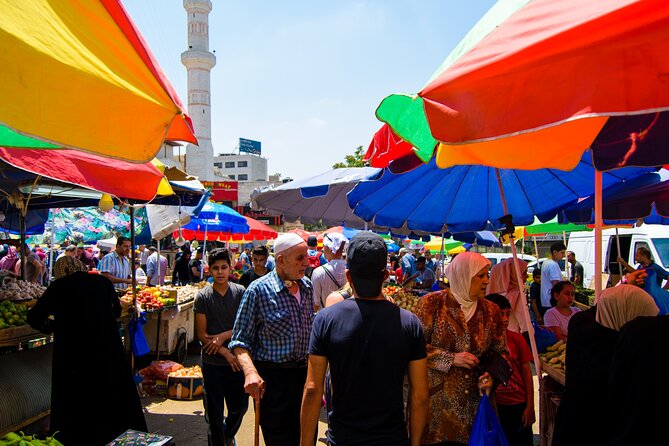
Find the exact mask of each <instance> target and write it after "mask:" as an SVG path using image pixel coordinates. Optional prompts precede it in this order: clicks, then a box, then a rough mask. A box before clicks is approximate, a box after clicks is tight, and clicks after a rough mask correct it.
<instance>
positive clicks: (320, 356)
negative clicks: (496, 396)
mask: <svg viewBox="0 0 669 446" xmlns="http://www.w3.org/2000/svg"><path fill="white" fill-rule="evenodd" d="M387 256H388V253H387V249H386V244H385V242H384V241H383V239H382V238H381V237H380V236H378V235H376V234H373V233H371V232H361V233H359V234H358V235H356V236H355V237H353V238H352V239H351V241H350V243H349V247H348V251H347V261H348V269H347V270H346V278H347V280H348V281H349V283H350V284H351V287H352V289H353V295H354V298H353V299H347V300H345V301H343V302H340V303H337V304H335V305H333V306H331V307H327V308H325V309H323V310H321V311H320V312H319V313H318V314H317V315H316V318H315V319H314V323H313V328H312V332H311V339H310V341H309V349H308V353H309V365H308V371H307V382H306V386H305V390H304V396H303V399H302V416H301V429H302V432H301V439H302V445H303V446H304V445H308V444H313V438H314V434H315V431H316V426H317V422H318V416H319V412H320V407H321V401H322V399H321V398H322V395H323V381H324V378H325V372H326V369H327V367H328V364H329V365H330V375H331V379H332V411H331V412H330V413H329V416H330V417H329V418H330V428H329V431H328V444H330V445H333V446H342V445H346V446H352V445H366V446H371V445H384V446H409V445H410V444H411V445H412V446H414V445H415V446H417V445H419V444H420V438H421V435H422V433H423V429H424V427H425V423H426V420H427V410H428V404H429V392H428V379H427V359H426V353H425V338H424V335H423V327H422V325H421V323H420V321H419V320H418V318H417V317H416V316H415V315H414V314H412V313H410V312H408V311H406V310H402V309H400V308H399V307H397V306H396V305H395V304H393V303H391V302H389V301H388V300H386V298H385V296H384V295H383V292H382V285H383V281H384V280H385V279H386V278H387V277H388V271H387V269H386V261H387ZM407 373H408V377H409V385H410V390H409V413H410V414H411V417H410V421H409V433H408V434H407V428H406V426H407V424H406V421H405V419H404V404H403V383H404V376H405V374H407Z"/></svg>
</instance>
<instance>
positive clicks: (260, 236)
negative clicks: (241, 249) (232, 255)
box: [174, 216, 279, 242]
mask: <svg viewBox="0 0 669 446" xmlns="http://www.w3.org/2000/svg"><path fill="white" fill-rule="evenodd" d="M244 218H245V219H246V222H247V224H248V225H249V228H251V230H250V231H249V232H248V233H247V234H231V233H229V232H218V231H207V240H218V241H221V242H230V241H238V240H243V241H251V240H273V239H275V238H277V237H278V236H279V234H278V232H276V231H275V230H274V229H272V228H270V227H269V226H267V225H266V224H265V223H263V222H260V221H258V220H255V219H253V218H250V217H246V216H244ZM181 233H182V236H183V238H185V239H186V240H191V239H193V238H195V239H197V240H204V231H193V230H191V229H183V228H182V229H181ZM177 235H178V233H177V231H175V232H174V237H177Z"/></svg>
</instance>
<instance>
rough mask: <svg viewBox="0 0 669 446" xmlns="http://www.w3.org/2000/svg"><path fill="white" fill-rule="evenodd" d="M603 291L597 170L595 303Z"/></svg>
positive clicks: (599, 177)
mask: <svg viewBox="0 0 669 446" xmlns="http://www.w3.org/2000/svg"><path fill="white" fill-rule="evenodd" d="M601 293H602V172H600V171H599V170H595V303H597V301H598V300H599V295H600V294H601Z"/></svg>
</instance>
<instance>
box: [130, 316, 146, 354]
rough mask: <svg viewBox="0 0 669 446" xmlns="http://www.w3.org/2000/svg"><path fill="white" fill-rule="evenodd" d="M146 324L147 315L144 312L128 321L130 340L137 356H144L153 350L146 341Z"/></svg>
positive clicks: (133, 351)
mask: <svg viewBox="0 0 669 446" xmlns="http://www.w3.org/2000/svg"><path fill="white" fill-rule="evenodd" d="M144 324H146V316H145V315H144V313H142V314H141V315H140V316H139V319H138V318H137V317H133V318H132V319H130V322H129V323H128V331H129V332H130V340H131V344H132V353H133V354H134V355H135V357H138V356H143V355H146V354H148V353H149V352H151V348H150V347H149V344H148V343H147V342H146V337H145V336H144V329H143V328H142V326H143V325H144Z"/></svg>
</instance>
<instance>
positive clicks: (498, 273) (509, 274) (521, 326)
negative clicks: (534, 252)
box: [486, 258, 527, 333]
mask: <svg viewBox="0 0 669 446" xmlns="http://www.w3.org/2000/svg"><path fill="white" fill-rule="evenodd" d="M517 261H518V265H520V277H521V279H522V280H523V284H522V285H523V290H524V289H525V282H524V281H525V280H527V262H526V261H524V260H520V259H517ZM486 294H499V295H501V296H504V297H506V298H507V300H508V301H509V303H510V304H511V316H510V317H509V330H511V331H515V332H516V333H522V332H524V331H527V323H526V322H525V316H524V314H523V311H524V309H523V303H524V302H525V299H523V296H521V294H520V289H519V288H518V279H517V277H516V269H515V268H514V263H513V258H510V259H506V260H504V261H503V262H500V263H498V264H497V265H495V266H493V267H492V269H491V270H490V281H489V283H488V290H487V291H486Z"/></svg>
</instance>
